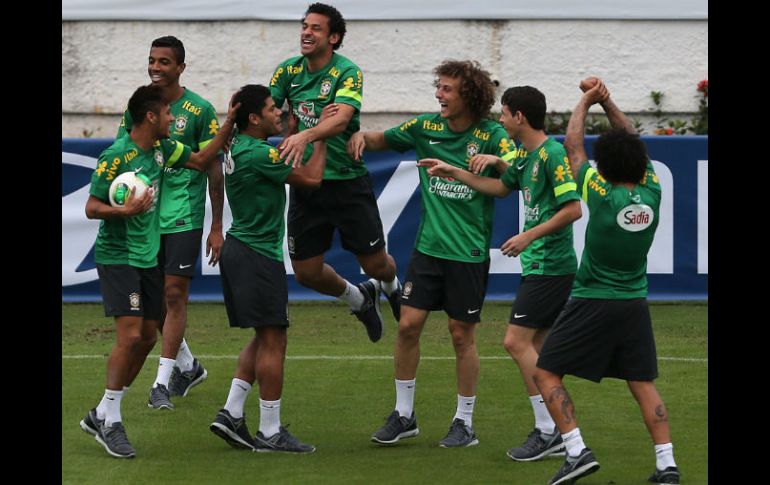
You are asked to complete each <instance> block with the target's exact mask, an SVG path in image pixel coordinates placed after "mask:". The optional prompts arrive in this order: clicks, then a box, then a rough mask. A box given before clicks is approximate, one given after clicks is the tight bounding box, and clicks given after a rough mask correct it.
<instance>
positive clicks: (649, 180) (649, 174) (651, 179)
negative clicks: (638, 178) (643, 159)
mask: <svg viewBox="0 0 770 485" xmlns="http://www.w3.org/2000/svg"><path fill="white" fill-rule="evenodd" d="M642 185H646V186H648V187H650V188H651V189H657V190H661V188H660V179H658V176H657V174H656V173H655V168H653V166H652V162H651V161H650V159H649V158H648V159H647V171H646V172H645V174H644V180H642Z"/></svg>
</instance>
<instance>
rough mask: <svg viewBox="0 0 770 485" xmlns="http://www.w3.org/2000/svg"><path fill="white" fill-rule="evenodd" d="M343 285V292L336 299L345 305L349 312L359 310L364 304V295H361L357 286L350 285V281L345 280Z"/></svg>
mask: <svg viewBox="0 0 770 485" xmlns="http://www.w3.org/2000/svg"><path fill="white" fill-rule="evenodd" d="M345 284H346V285H347V286H346V287H345V291H343V292H342V294H341V295H340V296H338V297H337V298H339V299H340V300H342V301H344V302H345V303H347V304H348V306H350V309H351V310H358V309H360V308H361V305H363V304H364V294H363V293H361V290H359V289H358V287H357V286H353V285H351V284H350V281H348V280H345Z"/></svg>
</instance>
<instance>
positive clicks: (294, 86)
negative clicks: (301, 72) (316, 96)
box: [290, 83, 299, 88]
mask: <svg viewBox="0 0 770 485" xmlns="http://www.w3.org/2000/svg"><path fill="white" fill-rule="evenodd" d="M290 86H291V87H293V88H296V87H297V86H299V84H294V83H291V84H290Z"/></svg>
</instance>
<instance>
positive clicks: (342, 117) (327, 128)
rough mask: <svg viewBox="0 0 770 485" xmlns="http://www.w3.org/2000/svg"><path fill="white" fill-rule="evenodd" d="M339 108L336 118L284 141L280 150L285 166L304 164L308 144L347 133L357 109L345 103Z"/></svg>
mask: <svg viewBox="0 0 770 485" xmlns="http://www.w3.org/2000/svg"><path fill="white" fill-rule="evenodd" d="M337 106H338V111H337V113H336V114H335V115H334V116H330V117H328V118H326V119H321V121H319V122H318V124H317V125H316V126H314V127H313V128H308V129H307V130H304V131H300V132H299V133H296V134H294V135H290V136H287V137H286V138H285V139H284V140H283V142H282V143H281V145H280V146H279V147H278V149H279V150H280V152H281V153H280V155H281V158H282V159H283V160H284V163H285V164H287V165H288V164H291V165H292V166H294V167H298V166H299V165H300V164H301V163H302V156H303V155H304V153H305V148H306V147H307V144H308V143H312V142H314V141H318V140H325V139H327V138H330V137H332V136H335V135H339V134H340V133H342V132H343V131H345V128H346V127H347V126H348V123H350V120H351V119H352V118H353V115H354V114H356V108H355V107H354V106H351V105H349V104H345V103H337Z"/></svg>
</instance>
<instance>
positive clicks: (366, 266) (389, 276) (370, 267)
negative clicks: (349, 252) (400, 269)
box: [359, 249, 396, 281]
mask: <svg viewBox="0 0 770 485" xmlns="http://www.w3.org/2000/svg"><path fill="white" fill-rule="evenodd" d="M359 262H360V263H361V269H363V270H364V273H366V274H367V276H369V277H371V278H374V279H377V280H380V281H391V280H393V278H395V276H396V265H395V262H394V261H393V258H391V257H390V256H388V254H387V253H386V252H385V250H384V249H383V250H382V252H381V254H380V253H378V255H377V256H376V257H371V258H367V259H365V260H360V261H359Z"/></svg>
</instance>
